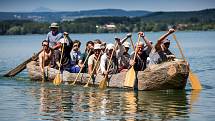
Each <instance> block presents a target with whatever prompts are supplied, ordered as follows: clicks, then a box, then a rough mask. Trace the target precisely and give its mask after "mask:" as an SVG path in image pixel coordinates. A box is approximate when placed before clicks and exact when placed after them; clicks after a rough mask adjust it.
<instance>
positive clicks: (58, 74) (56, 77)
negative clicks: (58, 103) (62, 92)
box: [53, 36, 66, 85]
mask: <svg viewBox="0 0 215 121" xmlns="http://www.w3.org/2000/svg"><path fill="white" fill-rule="evenodd" d="M65 39H66V37H65V36H64V41H65ZM63 53H64V43H63V47H62V50H61V57H60V65H59V69H58V73H57V75H56V76H55V79H54V80H53V84H54V85H60V84H61V81H62V80H61V78H60V67H61V62H62V58H63Z"/></svg>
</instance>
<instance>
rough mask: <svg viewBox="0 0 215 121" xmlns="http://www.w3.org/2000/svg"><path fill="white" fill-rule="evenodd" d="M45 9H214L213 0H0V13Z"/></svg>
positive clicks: (214, 2)
mask: <svg viewBox="0 0 215 121" xmlns="http://www.w3.org/2000/svg"><path fill="white" fill-rule="evenodd" d="M39 7H45V8H49V9H52V10H54V11H80V10H95V9H107V8H113V9H124V10H147V11H153V12H154V11H196V10H202V9H207V8H215V0H0V12H32V10H34V9H36V8H39Z"/></svg>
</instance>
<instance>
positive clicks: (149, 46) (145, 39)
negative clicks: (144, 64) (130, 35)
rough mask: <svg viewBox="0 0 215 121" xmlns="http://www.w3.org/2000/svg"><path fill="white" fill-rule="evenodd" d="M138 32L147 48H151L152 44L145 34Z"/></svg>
mask: <svg viewBox="0 0 215 121" xmlns="http://www.w3.org/2000/svg"><path fill="white" fill-rule="evenodd" d="M138 34H139V35H140V36H141V37H142V38H143V40H144V42H145V43H146V45H147V46H148V48H149V49H152V44H151V43H150V40H149V39H148V38H147V37H146V36H145V34H144V32H139V33H138Z"/></svg>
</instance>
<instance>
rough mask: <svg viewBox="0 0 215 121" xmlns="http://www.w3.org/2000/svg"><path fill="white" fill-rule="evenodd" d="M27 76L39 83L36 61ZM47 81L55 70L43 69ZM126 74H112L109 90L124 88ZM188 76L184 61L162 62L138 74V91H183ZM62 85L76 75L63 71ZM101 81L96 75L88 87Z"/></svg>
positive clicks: (80, 80) (82, 79)
mask: <svg viewBox="0 0 215 121" xmlns="http://www.w3.org/2000/svg"><path fill="white" fill-rule="evenodd" d="M27 70H28V74H29V77H30V79H31V80H35V81H41V80H42V74H41V72H40V68H39V64H38V62H36V61H31V62H30V63H28V64H27ZM45 70H46V74H47V75H48V76H47V77H48V78H47V79H48V80H49V81H53V80H54V78H55V76H56V74H57V70H56V69H53V68H48V67H46V68H45ZM125 75H126V72H122V73H118V74H113V75H111V76H110V80H109V86H108V87H111V88H125V87H124V86H123V83H124V80H125ZM188 75H189V64H188V62H186V61H183V60H180V59H175V60H174V61H168V62H163V63H162V64H157V65H152V66H150V67H148V68H146V69H145V70H144V71H139V72H138V90H166V89H184V88H185V86H186V83H187V79H188ZM61 76H62V79H63V83H72V82H73V81H74V80H75V78H76V76H77V73H69V72H67V71H64V72H63V74H62V75H61ZM88 79H89V75H88V74H86V73H82V74H80V77H79V78H78V80H77V82H76V84H82V85H84V84H86V83H87V81H88ZM102 79H103V76H102V75H97V76H96V78H95V81H94V83H93V81H92V80H91V81H90V84H89V85H93V86H95V87H96V86H98V84H99V82H100V81H101V80H102Z"/></svg>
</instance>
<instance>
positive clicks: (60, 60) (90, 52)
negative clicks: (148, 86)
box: [39, 23, 175, 75]
mask: <svg viewBox="0 0 215 121" xmlns="http://www.w3.org/2000/svg"><path fill="white" fill-rule="evenodd" d="M50 29H51V31H50V32H49V33H48V34H47V38H46V39H45V40H44V41H43V42H42V46H43V51H42V52H41V53H40V55H39V62H40V68H41V72H42V73H44V67H45V66H50V67H51V68H55V69H59V68H60V70H61V72H63V71H68V72H71V73H79V72H82V73H89V74H90V75H96V74H102V75H108V74H115V73H120V72H123V71H127V70H128V69H129V68H130V67H132V66H133V67H134V70H135V71H143V70H144V69H145V68H146V67H147V66H150V65H152V64H159V63H162V62H164V61H167V60H169V59H173V58H175V56H174V54H172V53H171V51H170V50H169V46H170V40H168V39H167V36H168V35H170V34H172V33H173V32H175V30H174V29H169V30H168V32H166V33H165V34H164V35H162V36H161V37H160V38H159V40H158V41H157V43H155V45H154V46H153V45H152V44H153V43H152V42H151V41H150V40H149V39H148V38H147V37H146V35H145V34H144V32H139V33H138V42H137V43H136V44H135V45H134V44H133V42H132V39H131V36H132V35H131V34H130V33H128V34H127V35H126V37H125V38H123V39H120V38H118V37H115V42H114V43H115V44H112V43H109V44H106V43H105V42H102V41H101V40H99V39H96V40H93V41H88V42H87V43H86V48H85V51H84V52H83V53H81V52H80V46H81V41H79V40H74V41H72V40H71V39H70V37H69V34H68V33H67V32H64V33H60V32H59V31H58V30H59V25H58V24H57V23H52V24H51V25H50ZM128 38H130V43H131V45H132V48H133V50H134V51H133V52H132V53H131V54H129V53H128V51H129V49H130V43H129V42H127V39H128ZM141 38H142V39H143V40H144V42H142V41H140V39H141Z"/></svg>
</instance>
